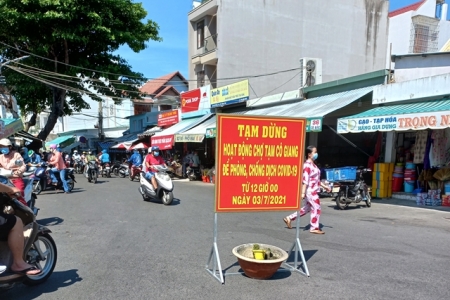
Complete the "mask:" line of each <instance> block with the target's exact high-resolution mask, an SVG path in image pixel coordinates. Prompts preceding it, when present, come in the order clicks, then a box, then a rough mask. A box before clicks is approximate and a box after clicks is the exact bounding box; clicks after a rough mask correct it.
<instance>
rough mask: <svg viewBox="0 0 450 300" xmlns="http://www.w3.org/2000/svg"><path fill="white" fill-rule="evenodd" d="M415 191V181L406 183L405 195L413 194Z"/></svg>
mask: <svg viewBox="0 0 450 300" xmlns="http://www.w3.org/2000/svg"><path fill="white" fill-rule="evenodd" d="M413 191H414V181H405V193H412V192H413Z"/></svg>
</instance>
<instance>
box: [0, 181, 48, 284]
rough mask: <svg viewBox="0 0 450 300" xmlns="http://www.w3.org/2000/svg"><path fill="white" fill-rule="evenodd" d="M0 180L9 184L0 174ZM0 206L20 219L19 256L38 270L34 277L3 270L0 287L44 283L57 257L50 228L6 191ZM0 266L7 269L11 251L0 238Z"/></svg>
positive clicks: (1, 195)
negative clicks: (22, 243) (21, 245)
mask: <svg viewBox="0 0 450 300" xmlns="http://www.w3.org/2000/svg"><path fill="white" fill-rule="evenodd" d="M0 182H1V183H3V184H6V185H10V182H9V180H8V178H6V177H4V176H0ZM0 209H1V210H2V211H7V213H12V214H15V215H16V216H17V217H19V218H20V219H22V222H23V224H24V228H23V233H24V236H25V247H24V250H23V257H24V259H25V261H26V262H27V263H28V264H30V265H33V266H36V267H38V268H39V269H40V270H42V272H41V273H39V274H38V275H34V276H32V275H22V274H15V273H12V272H11V271H5V272H4V273H2V274H0V289H10V288H12V287H13V286H14V284H16V283H20V282H22V283H24V284H25V285H29V286H33V285H37V284H40V283H43V282H45V281H46V280H47V279H48V278H49V277H50V276H51V275H52V273H53V270H54V269H55V266H56V260H57V250H56V244H55V241H54V240H53V238H52V237H51V236H50V233H51V231H50V230H49V229H48V228H46V227H44V226H42V225H39V224H38V223H37V222H36V216H35V215H34V214H33V211H31V209H30V208H29V207H26V206H25V205H23V204H22V203H21V202H20V201H18V200H17V199H16V198H13V197H10V196H8V195H7V194H4V193H3V194H0ZM0 265H4V266H6V267H8V268H10V267H11V265H12V253H11V251H10V249H9V246H8V242H6V241H0Z"/></svg>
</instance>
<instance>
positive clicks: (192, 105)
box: [180, 85, 211, 113]
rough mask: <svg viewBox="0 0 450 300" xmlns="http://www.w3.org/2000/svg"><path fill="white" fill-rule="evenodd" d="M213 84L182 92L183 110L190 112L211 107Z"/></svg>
mask: <svg viewBox="0 0 450 300" xmlns="http://www.w3.org/2000/svg"><path fill="white" fill-rule="evenodd" d="M210 94H211V86H210V85H207V86H202V87H201V88H198V89H195V90H191V91H189V92H186V93H181V94H180V98H181V112H182V113H188V112H193V111H197V110H202V109H210V108H211V105H210V100H209V99H210Z"/></svg>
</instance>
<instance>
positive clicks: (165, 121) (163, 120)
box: [158, 109, 180, 127]
mask: <svg viewBox="0 0 450 300" xmlns="http://www.w3.org/2000/svg"><path fill="white" fill-rule="evenodd" d="M179 121H180V114H179V111H178V109H175V110H171V111H165V112H162V113H160V114H159V115H158V126H159V127H164V126H170V125H173V124H176V123H178V122H179Z"/></svg>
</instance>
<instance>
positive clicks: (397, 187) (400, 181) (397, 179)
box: [392, 177, 403, 192]
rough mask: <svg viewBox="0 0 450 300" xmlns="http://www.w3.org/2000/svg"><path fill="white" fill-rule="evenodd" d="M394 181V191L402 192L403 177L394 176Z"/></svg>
mask: <svg viewBox="0 0 450 300" xmlns="http://www.w3.org/2000/svg"><path fill="white" fill-rule="evenodd" d="M393 181H394V182H393V183H392V191H393V192H400V191H401V190H402V187H403V178H401V177H394V178H393Z"/></svg>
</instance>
